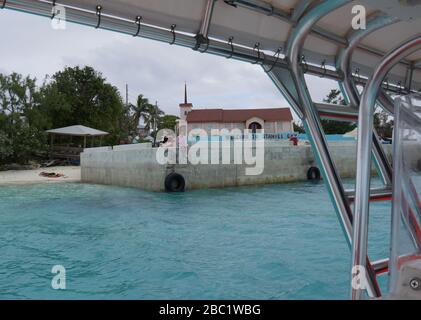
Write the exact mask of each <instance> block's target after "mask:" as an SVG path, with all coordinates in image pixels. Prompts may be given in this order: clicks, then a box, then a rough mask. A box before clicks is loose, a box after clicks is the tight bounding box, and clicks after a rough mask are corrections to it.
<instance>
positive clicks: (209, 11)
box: [199, 0, 217, 38]
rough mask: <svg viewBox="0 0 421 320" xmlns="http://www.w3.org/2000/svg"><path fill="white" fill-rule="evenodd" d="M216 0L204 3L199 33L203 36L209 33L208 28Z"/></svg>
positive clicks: (205, 36)
mask: <svg viewBox="0 0 421 320" xmlns="http://www.w3.org/2000/svg"><path fill="white" fill-rule="evenodd" d="M216 1H217V0H208V2H207V3H206V8H205V14H204V16H203V20H202V25H201V26H200V31H199V34H200V35H202V36H203V37H204V38H207V37H208V35H209V28H210V24H211V20H212V14H213V9H214V7H215V2H216Z"/></svg>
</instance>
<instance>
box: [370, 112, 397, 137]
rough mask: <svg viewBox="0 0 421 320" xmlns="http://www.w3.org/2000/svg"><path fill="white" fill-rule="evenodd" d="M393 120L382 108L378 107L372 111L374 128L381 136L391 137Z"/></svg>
mask: <svg viewBox="0 0 421 320" xmlns="http://www.w3.org/2000/svg"><path fill="white" fill-rule="evenodd" d="M393 127H394V121H393V119H391V117H390V116H389V114H388V113H387V112H385V111H384V110H383V109H381V108H378V109H377V110H376V112H375V113H374V128H375V129H376V131H377V133H378V134H379V136H380V137H382V138H392V136H393Z"/></svg>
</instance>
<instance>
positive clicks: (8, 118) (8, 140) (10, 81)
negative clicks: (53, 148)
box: [0, 73, 46, 163]
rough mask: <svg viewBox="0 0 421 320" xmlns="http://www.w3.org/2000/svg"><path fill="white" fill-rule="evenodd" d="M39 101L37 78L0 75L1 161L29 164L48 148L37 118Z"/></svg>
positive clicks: (14, 74) (15, 74) (13, 74)
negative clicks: (34, 157) (35, 155)
mask: <svg viewBox="0 0 421 320" xmlns="http://www.w3.org/2000/svg"><path fill="white" fill-rule="evenodd" d="M38 101H39V92H38V90H37V88H36V79H32V78H30V77H23V76H22V75H19V74H17V73H12V74H11V75H2V74H0V144H1V147H0V162H2V163H7V162H18V163H26V162H28V160H30V159H31V158H32V157H33V156H34V154H36V153H40V152H42V151H44V150H45V149H46V143H45V141H46V140H45V133H44V131H43V130H42V129H40V128H39V127H38V126H37V124H38V122H39V120H37V117H35V110H36V108H37V106H38Z"/></svg>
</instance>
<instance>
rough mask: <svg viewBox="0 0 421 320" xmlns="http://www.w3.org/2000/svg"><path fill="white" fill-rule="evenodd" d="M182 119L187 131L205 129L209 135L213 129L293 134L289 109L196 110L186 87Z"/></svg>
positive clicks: (182, 104)
mask: <svg viewBox="0 0 421 320" xmlns="http://www.w3.org/2000/svg"><path fill="white" fill-rule="evenodd" d="M180 119H181V120H184V121H186V122H187V130H188V131H191V130H193V129H203V130H205V131H206V132H207V133H208V134H210V131H211V130H212V129H219V130H221V129H228V130H232V129H240V130H242V131H243V130H245V129H250V130H252V131H253V132H257V131H259V130H262V129H264V131H265V133H280V132H293V124H292V123H293V118H292V113H291V110H290V109H289V108H270V109H236V110H232V109H194V108H193V104H192V103H189V102H188V100H187V86H186V87H185V95H184V103H181V104H180Z"/></svg>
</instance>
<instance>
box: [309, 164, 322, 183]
mask: <svg viewBox="0 0 421 320" xmlns="http://www.w3.org/2000/svg"><path fill="white" fill-rule="evenodd" d="M321 177H322V176H321V174H320V170H319V168H317V167H311V168H310V169H308V171H307V179H308V180H311V181H319V180H320V179H321Z"/></svg>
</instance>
